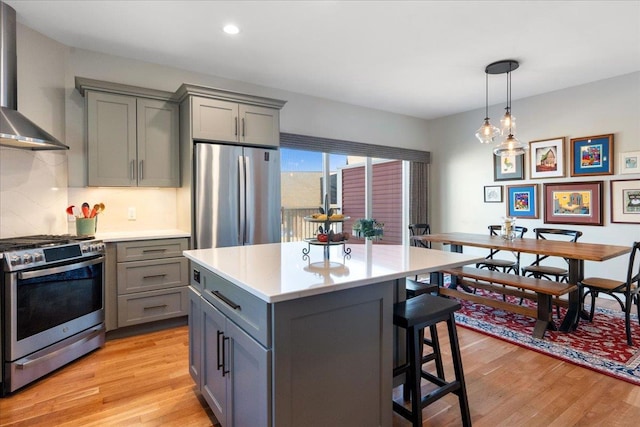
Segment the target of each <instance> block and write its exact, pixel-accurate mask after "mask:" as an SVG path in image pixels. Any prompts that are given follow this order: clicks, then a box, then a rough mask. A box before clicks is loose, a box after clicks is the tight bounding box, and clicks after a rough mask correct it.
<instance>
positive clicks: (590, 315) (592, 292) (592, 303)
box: [589, 290, 598, 322]
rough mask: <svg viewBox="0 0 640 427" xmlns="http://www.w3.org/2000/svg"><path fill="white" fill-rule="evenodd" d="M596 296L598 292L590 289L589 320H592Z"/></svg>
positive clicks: (594, 312)
mask: <svg viewBox="0 0 640 427" xmlns="http://www.w3.org/2000/svg"><path fill="white" fill-rule="evenodd" d="M597 297H598V292H597V291H594V290H592V291H591V307H590V308H589V322H593V316H594V314H596V298H597Z"/></svg>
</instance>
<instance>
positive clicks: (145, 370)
mask: <svg viewBox="0 0 640 427" xmlns="http://www.w3.org/2000/svg"><path fill="white" fill-rule="evenodd" d="M458 331H459V338H460V344H461V346H462V357H463V362H464V371H465V378H466V381H467V389H468V395H469V401H470V407H471V416H472V419H473V423H474V425H475V426H479V427H482V426H491V427H493V426H603V425H607V426H632V425H633V426H636V425H638V420H639V419H640V387H636V386H634V385H632V384H629V383H626V382H623V381H620V380H616V379H613V378H610V377H608V376H604V375H601V374H597V373H594V372H592V371H589V370H587V369H584V368H579V367H576V366H573V365H571V364H569V363H566V362H562V361H559V360H557V359H553V358H551V357H548V356H544V355H542V354H539V353H536V352H533V351H530V350H526V349H524V348H521V347H518V346H515V345H513V344H509V343H506V342H503V341H500V340H497V339H494V338H490V337H487V336H485V335H482V334H479V333H476V332H473V331H470V330H467V329H464V328H458ZM440 336H441V337H442V338H441V340H442V341H445V338H446V330H445V329H442V331H441V333H440ZM187 339H188V337H187V328H186V326H184V327H177V328H172V329H167V330H165V331H161V332H153V333H148V334H145V335H141V336H136V337H130V338H122V339H117V340H111V341H108V342H107V344H106V346H105V347H104V348H102V349H100V350H98V351H96V352H94V353H92V354H90V355H87V356H85V357H83V358H82V359H80V360H78V361H76V362H74V363H72V364H70V365H68V366H66V367H64V368H62V369H60V370H58V371H57V372H55V373H53V374H51V375H49V376H48V377H46V378H44V379H42V380H40V381H38V382H37V383H36V384H34V385H32V386H29V387H27V388H25V389H23V390H22V391H20V392H18V393H16V394H14V395H13V396H10V397H6V398H3V399H0V425H2V426H40V425H42V426H45V425H46V426H211V425H215V423H216V420H215V418H214V417H213V415H212V414H211V412H210V411H209V410H208V409H206V408H207V407H206V404H205V403H204V401H203V400H202V398H201V396H200V395H199V394H198V393H197V392H196V391H195V389H194V386H193V382H192V380H191V378H190V376H189V373H188V370H187V353H188V350H187ZM443 344H445V345H447V343H446V342H443ZM445 348H446V347H445ZM447 360H448V354H447V355H445V363H446V361H447ZM446 370H447V374H448V375H450V376H452V370H451V368H450V366H446ZM424 387H425V388H426V387H427V386H426V385H425V386H424ZM424 415H425V422H424V425H425V426H458V425H460V416H459V410H458V404H457V398H456V397H455V396H452V395H451V396H446V397H445V398H444V399H441V400H440V401H438V402H436V403H434V404H432V405H430V406H428V407H427V408H425V409H424ZM408 425H410V424H409V423H408V422H407V421H406V420H404V419H403V418H402V417H400V416H398V415H396V414H394V418H393V426H394V427H405V426H408ZM301 427H305V426H301ZM331 427H335V426H331ZM349 427H351V426H349Z"/></svg>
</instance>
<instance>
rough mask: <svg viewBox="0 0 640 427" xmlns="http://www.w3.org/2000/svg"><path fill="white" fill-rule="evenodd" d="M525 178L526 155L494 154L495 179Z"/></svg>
mask: <svg viewBox="0 0 640 427" xmlns="http://www.w3.org/2000/svg"><path fill="white" fill-rule="evenodd" d="M516 179H524V156H508V157H500V156H496V155H495V154H494V155H493V180H494V181H508V180H516Z"/></svg>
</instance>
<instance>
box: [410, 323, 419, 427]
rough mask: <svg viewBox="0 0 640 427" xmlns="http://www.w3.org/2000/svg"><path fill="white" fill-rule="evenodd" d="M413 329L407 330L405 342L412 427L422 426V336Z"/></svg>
mask: <svg viewBox="0 0 640 427" xmlns="http://www.w3.org/2000/svg"><path fill="white" fill-rule="evenodd" d="M417 332H418V331H416V329H415V328H409V329H408V330H407V340H408V342H409V351H408V353H409V354H408V355H407V356H408V357H410V359H409V360H410V361H411V367H410V369H409V373H408V375H410V376H411V377H412V380H411V413H412V415H413V420H412V421H413V426H414V427H421V426H422V393H421V387H420V379H421V378H422V376H421V373H422V366H421V365H420V360H421V358H422V355H421V354H420V348H421V347H422V345H421V342H420V336H421V335H422V334H420V333H417Z"/></svg>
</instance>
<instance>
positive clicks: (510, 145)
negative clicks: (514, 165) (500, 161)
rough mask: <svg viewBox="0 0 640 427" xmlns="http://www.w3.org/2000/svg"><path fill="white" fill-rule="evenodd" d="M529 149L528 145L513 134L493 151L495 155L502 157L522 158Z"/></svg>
mask: <svg viewBox="0 0 640 427" xmlns="http://www.w3.org/2000/svg"><path fill="white" fill-rule="evenodd" d="M528 148H529V147H528V146H527V145H525V144H523V143H522V142H520V140H519V139H518V138H516V137H515V136H513V134H509V136H508V137H507V139H505V140H504V141H502V142H501V143H500V145H498V146H496V148H494V149H493V154H495V155H496V156H500V157H509V156H520V155H522V154H524V153H525V152H526V151H527V149H528Z"/></svg>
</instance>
